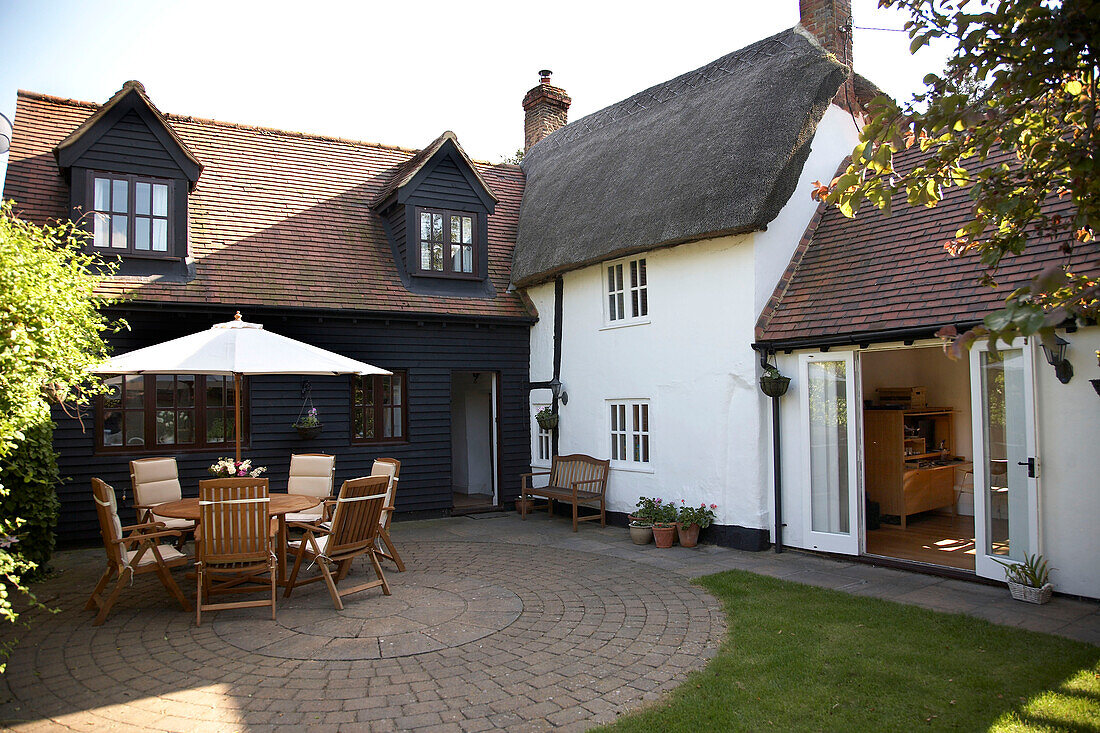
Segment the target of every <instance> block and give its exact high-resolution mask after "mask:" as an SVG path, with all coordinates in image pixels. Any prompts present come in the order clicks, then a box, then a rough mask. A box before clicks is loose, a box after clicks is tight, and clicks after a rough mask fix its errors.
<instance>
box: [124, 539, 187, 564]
mask: <svg viewBox="0 0 1100 733" xmlns="http://www.w3.org/2000/svg"><path fill="white" fill-rule="evenodd" d="M140 549H141V548H140V547H139V548H137V549H133V550H127V551H126V552H124V553H122V562H123V563H125V564H126V565H129V564H130V561H131V560H133V559H134V556H136V555H137V554H138V552H139V551H140ZM157 549H158V550H159V551H160V556H161V557H162V558H163V559H164V562H172V561H173V560H179V559H180V558H186V557H187V555H184V554H183V553H182V552H180V551H179V550H177V549H176V548H174V547H170V546H169V545H159V546H158V547H157ZM156 561H157V556H156V555H154V554H153V551H152V549H146V550H145V554H144V555H142V556H141V559H140V560H138V563H137V565H135V566H134V567H138V568H140V567H144V566H146V565H152V564H153V563H155V562H156Z"/></svg>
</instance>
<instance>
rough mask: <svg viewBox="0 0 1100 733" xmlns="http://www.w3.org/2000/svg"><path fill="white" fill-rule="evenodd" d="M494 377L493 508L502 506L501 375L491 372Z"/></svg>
mask: <svg viewBox="0 0 1100 733" xmlns="http://www.w3.org/2000/svg"><path fill="white" fill-rule="evenodd" d="M489 373H490V374H491V375H492V377H493V381H492V388H491V389H490V390H489V394H490V397H489V424H490V427H489V454H490V460H491V462H492V466H491V469H492V470H491V471H490V473H491V474H492V477H493V479H492V480H493V506H500V442H499V441H500V434H499V430H500V425H499V424H498V423H499V422H500V421H499V419H498V412H499V410H500V404H499V402H500V398H499V394H498V393H499V391H500V374H499V373H498V372H489Z"/></svg>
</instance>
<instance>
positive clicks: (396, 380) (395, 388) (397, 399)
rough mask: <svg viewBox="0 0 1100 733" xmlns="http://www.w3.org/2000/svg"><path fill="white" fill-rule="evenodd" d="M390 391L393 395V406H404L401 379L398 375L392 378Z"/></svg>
mask: <svg viewBox="0 0 1100 733" xmlns="http://www.w3.org/2000/svg"><path fill="white" fill-rule="evenodd" d="M390 389H391V393H392V399H393V404H395V405H403V404H405V403H404V402H402V401H401V377H400V376H399V375H397V374H395V375H393V376H392V377H390Z"/></svg>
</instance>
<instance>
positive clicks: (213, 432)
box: [206, 403, 225, 443]
mask: <svg viewBox="0 0 1100 733" xmlns="http://www.w3.org/2000/svg"><path fill="white" fill-rule="evenodd" d="M207 404H209V403H207ZM224 415H225V412H224V411H223V410H211V409H209V407H207V410H206V442H207V443H222V442H224V438H223V435H224V428H225V424H224V422H223V421H224V420H225V418H224Z"/></svg>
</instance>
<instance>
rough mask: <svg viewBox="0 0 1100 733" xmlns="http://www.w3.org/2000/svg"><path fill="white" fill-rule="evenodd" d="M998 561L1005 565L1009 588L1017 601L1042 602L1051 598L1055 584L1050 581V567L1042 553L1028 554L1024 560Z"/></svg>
mask: <svg viewBox="0 0 1100 733" xmlns="http://www.w3.org/2000/svg"><path fill="white" fill-rule="evenodd" d="M994 559H995V560H996V558H994ZM997 562H999V563H1000V564H1001V565H1004V568H1005V579H1006V580H1007V582H1008V590H1009V592H1010V593H1011V594H1012V597H1013V598H1015V599H1016V600H1017V601H1026V602H1027V603H1037V604H1042V603H1046V602H1047V601H1049V600H1050V595H1051V593H1053V592H1054V586H1053V585H1051V583H1050V568H1049V567H1047V561H1046V560H1044V559H1043V556H1042V555H1040V554H1038V553H1036V554H1034V555H1026V556H1024V561H1023V562H1004V561H1003V560H997Z"/></svg>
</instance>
